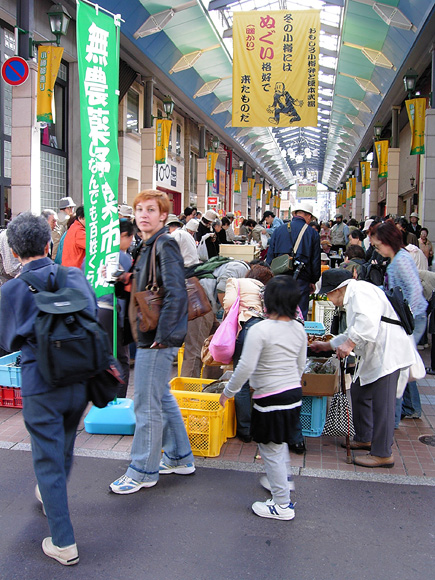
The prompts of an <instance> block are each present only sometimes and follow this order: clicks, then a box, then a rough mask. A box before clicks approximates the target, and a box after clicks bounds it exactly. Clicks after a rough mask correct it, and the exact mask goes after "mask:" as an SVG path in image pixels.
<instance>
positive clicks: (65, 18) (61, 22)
mask: <svg viewBox="0 0 435 580" xmlns="http://www.w3.org/2000/svg"><path fill="white" fill-rule="evenodd" d="M47 15H48V20H49V21H50V29H51V32H52V34H54V36H55V37H56V44H57V46H60V37H61V36H66V33H67V32H68V26H69V23H70V20H71V16H70V15H69V14H68V11H67V9H66V8H64V7H63V6H62V4H53V6H52V7H51V8H50V10H49V11H48V12H47Z"/></svg>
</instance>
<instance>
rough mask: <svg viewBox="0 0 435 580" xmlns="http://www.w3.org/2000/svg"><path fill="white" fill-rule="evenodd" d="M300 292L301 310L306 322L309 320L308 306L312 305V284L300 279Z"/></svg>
mask: <svg viewBox="0 0 435 580" xmlns="http://www.w3.org/2000/svg"><path fill="white" fill-rule="evenodd" d="M298 284H299V290H300V293H301V299H300V300H299V308H300V309H301V311H302V316H303V317H304V320H306V319H307V316H308V306H309V303H310V300H309V298H310V282H308V281H307V280H300V279H299V278H298Z"/></svg>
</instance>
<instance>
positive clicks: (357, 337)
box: [331, 279, 417, 386]
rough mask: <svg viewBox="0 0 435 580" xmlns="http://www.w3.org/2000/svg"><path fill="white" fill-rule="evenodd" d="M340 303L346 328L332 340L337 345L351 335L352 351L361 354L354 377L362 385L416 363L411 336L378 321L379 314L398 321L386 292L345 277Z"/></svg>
mask: <svg viewBox="0 0 435 580" xmlns="http://www.w3.org/2000/svg"><path fill="white" fill-rule="evenodd" d="M343 306H344V307H345V308H346V318H347V329H346V331H345V332H344V333H343V334H340V335H339V336H336V337H335V338H333V339H332V340H331V345H332V346H333V347H334V348H336V347H337V346H339V345H340V344H342V343H343V342H344V341H345V340H347V339H348V338H350V340H352V341H353V342H354V343H355V348H354V352H355V354H356V355H357V356H359V357H361V358H360V361H359V363H358V364H357V368H356V371H355V375H354V379H356V378H357V377H359V379H360V383H361V385H362V386H363V385H367V384H369V383H373V382H374V381H376V380H377V379H379V378H381V377H384V376H386V375H389V374H391V373H393V372H394V371H396V370H398V369H406V368H408V367H410V366H412V365H414V364H415V363H416V362H417V356H416V355H417V351H416V349H415V343H414V339H413V338H412V336H409V335H407V334H406V332H405V331H404V330H403V328H401V327H400V326H397V325H396V324H391V323H388V322H383V321H381V316H386V317H388V318H392V319H394V320H399V318H398V316H397V314H396V312H395V311H394V309H393V307H392V306H391V304H390V302H389V300H388V298H387V297H386V296H385V293H384V292H383V291H382V290H381V289H380V288H378V287H377V286H375V285H374V284H370V283H369V282H364V281H362V280H352V279H351V280H348V281H347V288H346V293H345V295H344V301H343Z"/></svg>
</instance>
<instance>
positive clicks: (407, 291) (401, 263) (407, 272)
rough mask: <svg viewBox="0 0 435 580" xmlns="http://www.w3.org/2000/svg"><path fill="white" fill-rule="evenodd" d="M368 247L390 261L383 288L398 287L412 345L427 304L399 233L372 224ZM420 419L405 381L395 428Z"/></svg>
mask: <svg viewBox="0 0 435 580" xmlns="http://www.w3.org/2000/svg"><path fill="white" fill-rule="evenodd" d="M369 234H370V239H371V243H372V246H373V247H374V248H375V250H377V251H378V252H379V253H380V254H381V255H382V256H384V257H386V258H390V263H389V265H388V266H387V272H386V274H385V282H384V288H385V290H389V289H391V288H394V287H395V286H400V288H402V292H403V296H404V298H405V299H406V300H407V301H408V303H409V305H410V307H411V310H412V313H413V316H414V323H415V328H414V332H413V338H414V340H415V344H416V345H417V344H418V341H419V340H420V338H421V337H422V335H423V333H424V331H425V328H426V324H427V318H426V309H427V302H426V300H425V298H424V296H423V287H422V285H421V282H420V277H419V274H418V270H417V267H416V265H415V262H414V260H413V258H412V256H411V254H410V253H409V252H408V251H407V250H406V249H405V247H404V243H403V237H402V234H401V232H400V231H399V230H398V228H397V227H396V226H395V224H394V222H393V221H392V220H387V221H386V222H384V223H381V224H376V225H375V226H372V227H371V228H370V230H369ZM420 416H421V402H420V395H419V393H418V388H417V383H416V382H415V381H412V382H409V383H408V385H407V387H406V389H405V392H404V393H403V404H402V399H397V406H396V422H395V426H396V428H397V427H398V426H399V421H400V419H401V418H406V419H418V418H420Z"/></svg>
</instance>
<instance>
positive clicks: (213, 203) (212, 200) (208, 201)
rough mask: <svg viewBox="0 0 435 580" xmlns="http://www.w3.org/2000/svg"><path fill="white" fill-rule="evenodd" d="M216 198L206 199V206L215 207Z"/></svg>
mask: <svg viewBox="0 0 435 580" xmlns="http://www.w3.org/2000/svg"><path fill="white" fill-rule="evenodd" d="M217 202H218V198H217V197H209V198H208V199H207V203H208V205H217Z"/></svg>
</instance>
